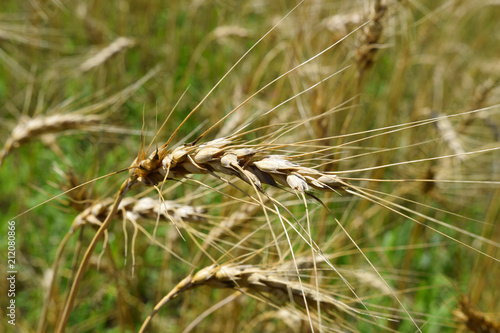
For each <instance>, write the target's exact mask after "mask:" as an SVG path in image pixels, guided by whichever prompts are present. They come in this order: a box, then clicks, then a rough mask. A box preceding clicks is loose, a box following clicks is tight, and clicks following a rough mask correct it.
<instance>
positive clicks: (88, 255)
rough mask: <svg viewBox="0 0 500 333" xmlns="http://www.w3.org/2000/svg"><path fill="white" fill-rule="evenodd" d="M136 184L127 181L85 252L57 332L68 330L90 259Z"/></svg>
mask: <svg viewBox="0 0 500 333" xmlns="http://www.w3.org/2000/svg"><path fill="white" fill-rule="evenodd" d="M134 183H135V181H134V180H130V179H127V180H126V181H125V182H124V183H123V184H122V186H121V187H120V191H119V192H118V194H117V196H116V200H115V202H114V203H113V207H112V208H111V212H110V213H109V215H108V217H107V218H106V220H105V221H104V222H103V223H102V224H101V226H100V227H99V230H97V233H96V234H95V236H94V238H93V239H92V242H91V243H90V245H89V246H88V248H87V251H86V252H85V255H84V257H83V259H82V262H81V263H80V267H79V268H78V272H77V273H76V276H75V280H74V281H73V284H72V286H71V290H70V293H69V296H68V300H67V302H66V304H65V306H64V310H63V313H62V315H61V318H60V320H59V325H58V327H57V330H56V332H58V333H62V332H64V331H65V329H66V325H67V324H68V319H69V315H70V314H71V310H72V309H73V305H74V302H75V299H76V294H77V293H78V288H79V286H80V282H81V280H82V278H83V274H84V273H85V270H86V269H87V266H88V264H89V262H90V258H91V256H92V253H93V252H94V250H95V248H96V246H97V243H98V242H99V240H100V239H101V237H102V236H103V235H104V232H105V231H106V230H107V229H108V227H109V224H110V223H111V220H112V219H113V217H114V215H115V213H116V211H117V209H118V206H119V205H120V202H121V201H122V200H123V198H124V197H125V194H127V192H128V191H129V189H130V187H131V186H133V185H134Z"/></svg>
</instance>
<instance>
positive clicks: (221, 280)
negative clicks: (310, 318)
mask: <svg viewBox="0 0 500 333" xmlns="http://www.w3.org/2000/svg"><path fill="white" fill-rule="evenodd" d="M200 286H208V287H211V288H231V289H237V290H240V291H242V292H249V293H254V294H258V295H262V294H267V295H269V296H271V297H265V298H266V299H267V300H268V301H270V302H272V303H274V304H278V305H279V304H282V303H284V302H287V301H290V302H293V303H295V304H299V305H300V306H302V307H304V306H306V304H305V303H304V301H305V302H307V303H308V305H309V306H310V305H315V304H317V303H318V302H319V303H320V304H321V305H322V306H324V307H327V308H330V309H337V310H342V311H344V312H347V313H360V311H359V310H356V309H354V308H352V307H350V306H348V305H346V304H345V303H343V302H340V301H338V300H336V299H334V298H332V297H329V296H327V295H324V294H320V293H318V292H317V289H316V287H313V286H310V287H309V286H306V285H305V284H304V283H302V285H299V284H298V283H296V282H291V281H288V280H285V279H283V278H280V277H279V272H278V271H274V270H263V269H261V268H258V267H256V266H252V265H236V264H226V265H211V266H207V267H205V268H203V269H201V270H199V271H198V272H196V274H194V275H189V276H187V277H186V278H184V279H183V280H182V281H181V282H179V283H178V284H177V285H176V286H175V287H174V288H173V289H172V290H171V291H170V292H169V293H168V294H167V295H166V296H165V297H164V298H163V299H162V300H161V301H160V302H158V304H156V306H155V307H154V308H153V312H152V313H151V314H150V315H149V316H148V317H147V318H146V320H145V321H144V323H143V325H142V327H141V330H140V331H139V332H145V330H146V328H147V326H148V325H149V323H150V322H151V320H152V318H153V316H154V315H155V314H156V313H157V312H158V311H159V310H160V308H161V307H162V306H163V305H165V304H166V303H167V302H168V301H170V300H171V299H173V298H175V297H177V296H179V295H180V294H181V293H183V292H184V291H187V290H189V289H193V288H197V287H200Z"/></svg>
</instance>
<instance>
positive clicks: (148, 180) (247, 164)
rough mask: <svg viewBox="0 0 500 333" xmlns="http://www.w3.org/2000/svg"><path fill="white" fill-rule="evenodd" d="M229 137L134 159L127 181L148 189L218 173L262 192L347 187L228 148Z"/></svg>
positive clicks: (257, 153)
mask: <svg viewBox="0 0 500 333" xmlns="http://www.w3.org/2000/svg"><path fill="white" fill-rule="evenodd" d="M231 143H232V139H231V138H230V137H226V138H220V139H216V140H212V141H209V142H206V143H203V144H197V145H190V144H185V145H182V146H180V147H177V148H175V149H172V150H168V149H167V147H166V146H162V147H161V148H159V149H158V150H156V151H155V152H154V153H152V154H151V155H150V156H149V157H148V158H145V159H143V160H142V161H139V160H138V159H136V161H134V163H133V164H132V166H131V168H130V171H129V172H130V179H131V180H134V181H137V182H138V183H142V184H144V185H147V186H152V185H157V184H158V183H160V182H163V181H165V180H167V179H181V178H185V177H186V176H187V175H189V174H212V175H215V174H216V173H221V174H225V175H230V176H235V177H238V178H240V179H242V180H244V181H245V182H247V183H249V184H251V185H253V186H255V187H256V188H257V189H259V190H262V185H263V184H268V185H271V186H275V187H280V186H283V187H285V188H288V189H291V190H294V191H298V192H301V193H304V192H307V191H309V190H311V189H313V188H314V189H317V190H323V191H336V190H338V189H341V188H343V187H344V186H346V185H347V183H346V182H345V181H344V180H342V179H341V178H339V177H338V176H336V175H335V174H333V173H327V172H320V171H318V170H316V169H313V168H309V167H304V166H301V165H299V164H296V163H293V162H291V161H290V160H288V159H287V157H285V156H280V155H267V154H265V149H262V150H259V149H256V148H250V147H242V146H237V145H231Z"/></svg>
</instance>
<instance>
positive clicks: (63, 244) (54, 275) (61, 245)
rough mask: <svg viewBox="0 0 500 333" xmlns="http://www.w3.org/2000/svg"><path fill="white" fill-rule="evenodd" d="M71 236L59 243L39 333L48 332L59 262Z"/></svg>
mask: <svg viewBox="0 0 500 333" xmlns="http://www.w3.org/2000/svg"><path fill="white" fill-rule="evenodd" d="M71 235H72V233H71V232H68V233H66V235H65V236H64V238H63V239H62V241H61V243H59V247H58V248H57V253H56V258H55V260H54V264H53V265H52V281H51V283H50V287H49V290H48V291H47V295H46V297H45V300H44V303H43V309H42V314H41V316H40V322H39V323H38V329H37V333H42V332H45V331H46V325H47V324H46V321H47V312H48V309H49V303H50V299H51V297H52V292H53V291H54V286H55V281H56V278H57V271H58V268H59V262H60V261H61V256H62V253H63V251H64V248H65V247H66V244H67V243H68V240H69V239H70V237H71Z"/></svg>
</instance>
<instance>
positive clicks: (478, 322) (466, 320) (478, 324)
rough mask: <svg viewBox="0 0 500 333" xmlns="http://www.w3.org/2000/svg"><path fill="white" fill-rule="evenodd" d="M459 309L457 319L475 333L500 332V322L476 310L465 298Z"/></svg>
mask: <svg viewBox="0 0 500 333" xmlns="http://www.w3.org/2000/svg"><path fill="white" fill-rule="evenodd" d="M459 306H460V307H459V309H457V310H455V311H454V315H455V317H457V319H458V320H459V321H460V322H462V323H463V324H464V325H465V326H466V327H467V329H469V330H470V331H471V332H474V333H497V332H500V321H498V320H495V319H493V318H491V317H490V316H489V315H487V314H485V313H483V312H481V311H479V310H478V309H476V308H475V307H474V306H473V305H472V304H471V303H470V301H469V298H468V297H466V296H463V297H462V299H461V300H460V305H459Z"/></svg>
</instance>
